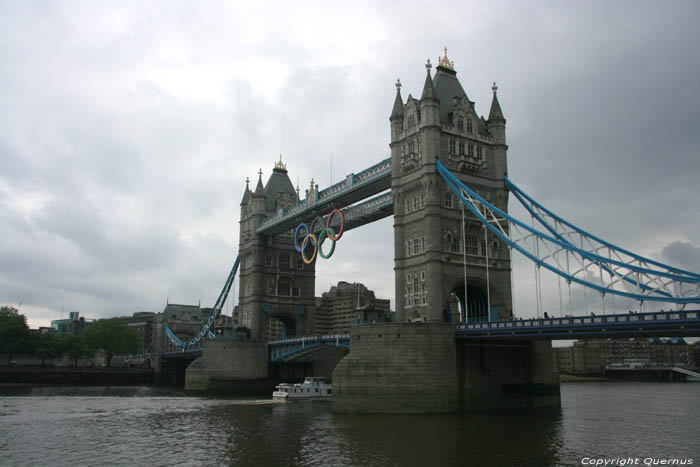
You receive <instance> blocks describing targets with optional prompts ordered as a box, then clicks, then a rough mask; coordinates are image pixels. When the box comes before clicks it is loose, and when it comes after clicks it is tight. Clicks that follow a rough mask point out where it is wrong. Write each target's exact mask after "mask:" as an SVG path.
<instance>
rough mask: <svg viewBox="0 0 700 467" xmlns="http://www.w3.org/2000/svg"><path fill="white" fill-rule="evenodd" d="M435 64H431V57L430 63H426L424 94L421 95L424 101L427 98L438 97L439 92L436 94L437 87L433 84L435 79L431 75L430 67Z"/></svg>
mask: <svg viewBox="0 0 700 467" xmlns="http://www.w3.org/2000/svg"><path fill="white" fill-rule="evenodd" d="M432 67H433V66H432V65H431V64H430V59H428V63H426V64H425V71H426V72H427V73H426V76H425V84H423V94H422V95H421V96H420V100H421V101H424V100H426V99H437V94H435V87H434V86H433V79H432V78H431V77H430V69H431V68H432Z"/></svg>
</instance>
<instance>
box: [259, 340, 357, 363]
mask: <svg viewBox="0 0 700 467" xmlns="http://www.w3.org/2000/svg"><path fill="white" fill-rule="evenodd" d="M322 346H325V347H327V346H335V347H343V348H346V349H349V348H350V336H349V335H348V334H324V335H320V336H307V337H296V338H290V339H280V340H275V341H270V342H269V343H268V349H269V351H270V362H271V363H274V362H277V361H280V360H283V359H284V360H288V359H289V357H291V356H293V355H295V354H300V353H301V352H308V351H311V350H320V349H321V348H322Z"/></svg>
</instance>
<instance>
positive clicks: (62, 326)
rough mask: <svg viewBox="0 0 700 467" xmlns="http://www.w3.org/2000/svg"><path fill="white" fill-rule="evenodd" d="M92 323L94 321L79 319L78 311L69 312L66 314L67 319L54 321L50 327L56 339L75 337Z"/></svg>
mask: <svg viewBox="0 0 700 467" xmlns="http://www.w3.org/2000/svg"><path fill="white" fill-rule="evenodd" d="M94 321H95V320H94V319H90V320H86V319H85V318H83V317H81V316H80V312H78V311H71V312H70V313H69V314H68V319H55V320H53V321H51V327H52V328H54V330H55V331H56V336H57V337H65V336H77V335H78V334H80V333H81V332H82V330H83V329H85V328H86V327H87V326H89V325H90V324H92V323H93V322H94Z"/></svg>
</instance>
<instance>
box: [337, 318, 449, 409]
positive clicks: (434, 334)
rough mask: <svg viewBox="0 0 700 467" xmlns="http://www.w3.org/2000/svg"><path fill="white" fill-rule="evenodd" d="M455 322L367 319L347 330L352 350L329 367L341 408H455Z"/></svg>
mask: <svg viewBox="0 0 700 467" xmlns="http://www.w3.org/2000/svg"><path fill="white" fill-rule="evenodd" d="M454 332H455V328H454V326H453V325H450V324H437V323H435V324H405V323H396V324H369V325H363V326H355V327H353V328H351V330H350V353H349V354H348V355H347V356H346V357H345V358H344V359H343V360H341V361H340V363H339V364H338V366H336V367H335V370H334V371H333V410H334V411H335V412H340V413H439V412H454V411H456V410H457V409H458V408H459V394H458V382H457V371H456V370H457V365H456V356H455V337H454Z"/></svg>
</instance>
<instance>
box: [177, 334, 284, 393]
mask: <svg viewBox="0 0 700 467" xmlns="http://www.w3.org/2000/svg"><path fill="white" fill-rule="evenodd" d="M268 360H269V356H268V350H267V343H265V342H259V341H247V340H239V341H233V340H228V341H224V340H206V341H204V348H203V353H202V356H201V357H199V358H198V359H197V360H195V361H193V362H192V363H191V364H190V366H188V367H187V372H186V374H185V390H188V391H207V392H227V393H236V394H246V393H249V394H258V393H264V392H266V391H268V390H269V387H270V382H269V378H268Z"/></svg>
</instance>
